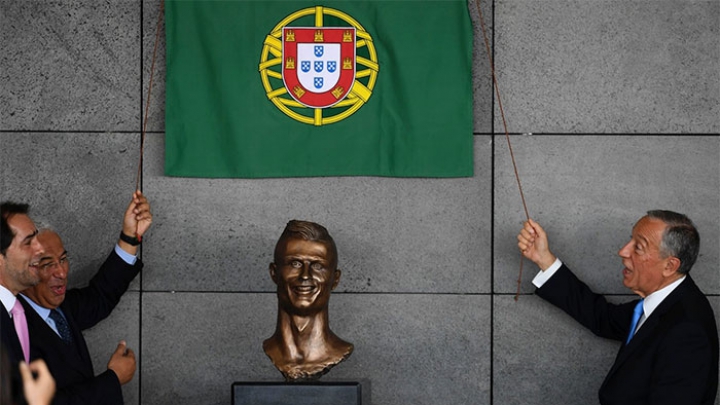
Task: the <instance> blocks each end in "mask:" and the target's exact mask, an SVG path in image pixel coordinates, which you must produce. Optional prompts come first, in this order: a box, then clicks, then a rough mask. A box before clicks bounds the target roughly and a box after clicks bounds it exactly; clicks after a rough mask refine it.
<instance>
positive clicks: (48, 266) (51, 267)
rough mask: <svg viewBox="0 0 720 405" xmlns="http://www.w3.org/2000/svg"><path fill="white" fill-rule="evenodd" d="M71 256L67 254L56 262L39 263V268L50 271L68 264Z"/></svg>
mask: <svg viewBox="0 0 720 405" xmlns="http://www.w3.org/2000/svg"><path fill="white" fill-rule="evenodd" d="M69 260H70V258H69V257H67V256H63V257H61V258H60V260H58V261H56V262H50V263H43V264H40V265H38V268H39V269H40V270H41V271H49V270H54V269H55V268H56V267H57V266H67V265H68V264H69Z"/></svg>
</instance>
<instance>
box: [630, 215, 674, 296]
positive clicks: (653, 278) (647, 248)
mask: <svg viewBox="0 0 720 405" xmlns="http://www.w3.org/2000/svg"><path fill="white" fill-rule="evenodd" d="M666 226H667V225H666V224H665V223H664V222H663V221H661V220H659V219H656V218H649V217H643V218H642V219H640V221H638V223H637V224H635V227H634V228H633V231H632V237H631V238H630V241H629V242H628V243H627V244H626V245H625V246H623V247H622V249H620V251H619V252H618V254H619V255H620V257H622V262H623V265H624V266H625V268H624V269H623V284H624V285H625V287H627V288H629V289H631V290H633V291H634V292H635V293H636V294H638V295H640V296H641V297H643V298H644V297H646V296H648V295H650V294H652V293H653V292H655V291H657V290H659V289H660V288H662V287H664V285H663V284H664V283H665V282H666V280H667V278H666V277H669V276H670V274H668V273H667V272H666V271H665V270H666V269H667V267H668V266H667V264H668V263H667V262H668V259H669V258H670V257H671V256H667V257H664V255H663V254H662V252H661V251H660V243H661V242H662V236H663V233H664V231H665V228H666Z"/></svg>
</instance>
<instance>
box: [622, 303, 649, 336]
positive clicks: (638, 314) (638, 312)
mask: <svg viewBox="0 0 720 405" xmlns="http://www.w3.org/2000/svg"><path fill="white" fill-rule="evenodd" d="M643 301H645V299H641V300H640V301H638V303H637V305H635V310H633V317H632V322H631V323H630V333H628V337H627V340H626V341H625V344H628V343H630V339H632V337H633V335H634V334H635V328H637V324H638V321H639V320H640V317H641V316H642V314H643Z"/></svg>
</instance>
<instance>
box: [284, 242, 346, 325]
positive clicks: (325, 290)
mask: <svg viewBox="0 0 720 405" xmlns="http://www.w3.org/2000/svg"><path fill="white" fill-rule="evenodd" d="M281 243H282V242H281ZM336 267H337V260H336V258H335V257H332V253H330V252H329V250H328V248H327V246H326V245H325V244H324V243H322V242H313V241H307V240H304V239H296V238H290V239H287V240H286V241H285V242H284V248H283V247H282V245H281V247H280V249H278V254H277V256H276V257H275V263H271V264H270V276H271V277H272V279H273V281H274V282H275V284H276V285H277V295H278V301H279V303H280V306H281V307H282V308H283V309H285V311H287V312H289V313H292V314H297V315H309V314H312V313H316V312H319V311H322V310H326V309H327V307H328V302H329V300H330V292H331V291H332V290H333V289H335V287H336V286H337V284H338V282H339V281H340V270H338V269H337V268H336Z"/></svg>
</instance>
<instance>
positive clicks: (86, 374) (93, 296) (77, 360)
mask: <svg viewBox="0 0 720 405" xmlns="http://www.w3.org/2000/svg"><path fill="white" fill-rule="evenodd" d="M141 268H142V263H141V262H140V260H138V261H137V262H136V263H135V265H133V266H131V265H129V264H127V263H125V262H124V261H123V260H122V258H120V256H118V255H117V254H116V253H115V252H114V251H113V252H112V253H111V254H110V256H109V257H108V258H107V260H106V261H105V263H103V265H102V267H100V270H99V271H98V273H97V274H96V275H95V276H94V277H93V278H92V280H90V284H89V285H88V286H87V287H85V288H80V289H77V288H75V289H72V290H68V291H67V293H66V294H65V301H63V303H62V304H61V305H60V309H61V310H62V311H63V313H64V314H65V317H66V318H67V321H68V324H69V325H70V330H71V331H72V334H73V344H72V345H68V344H66V343H64V342H63V341H62V340H61V339H60V337H59V336H58V335H57V333H55V332H54V331H53V330H52V329H51V328H50V327H49V326H48V325H47V323H45V321H43V320H42V318H40V316H39V315H38V314H37V312H35V310H34V309H32V307H31V306H30V304H28V303H27V302H24V301H23V305H24V307H25V313H26V316H27V320H28V330H29V331H30V352H31V357H32V358H42V359H44V360H45V362H47V365H48V368H49V369H50V373H51V374H52V375H53V377H54V378H55V382H56V384H57V393H56V394H55V398H54V399H53V404H73V405H81V404H119V405H121V404H122V403H123V397H122V390H121V389H120V382H119V381H118V378H117V376H116V375H115V372H113V371H111V370H106V371H105V372H103V373H101V374H100V375H98V376H95V373H94V370H93V366H92V360H91V358H90V353H89V352H88V348H87V344H86V343H85V338H84V337H83V335H82V333H81V331H82V330H85V329H88V328H90V327H92V326H94V325H96V324H97V323H98V322H100V321H101V320H103V319H105V318H107V316H108V315H110V313H111V312H112V310H113V309H114V308H115V306H116V305H117V304H118V302H120V298H121V297H122V295H123V293H125V291H127V289H128V286H129V285H130V282H131V281H132V280H133V279H134V278H135V276H136V275H137V274H138V273H139V272H140V269H141ZM21 299H22V298H21ZM108 359H109V357H108Z"/></svg>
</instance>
